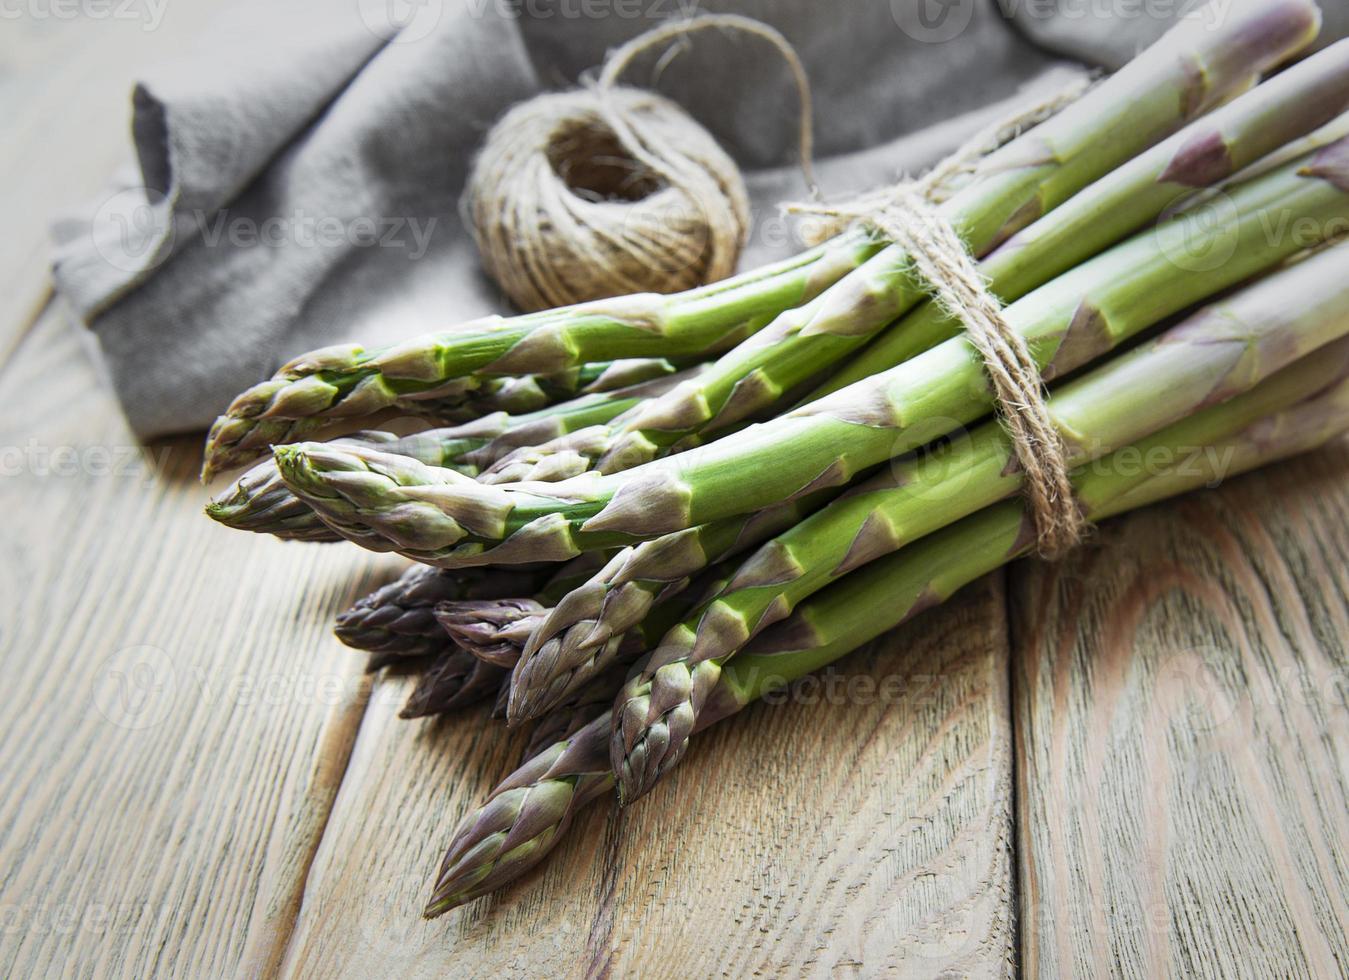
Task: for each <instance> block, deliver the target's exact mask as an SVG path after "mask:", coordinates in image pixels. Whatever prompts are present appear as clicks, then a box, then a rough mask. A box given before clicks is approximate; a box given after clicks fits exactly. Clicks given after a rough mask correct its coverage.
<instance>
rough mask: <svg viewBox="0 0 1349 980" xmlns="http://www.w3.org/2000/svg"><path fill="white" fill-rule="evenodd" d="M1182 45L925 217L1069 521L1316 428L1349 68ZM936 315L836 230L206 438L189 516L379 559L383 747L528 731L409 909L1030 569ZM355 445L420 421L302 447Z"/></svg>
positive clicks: (1316, 434)
mask: <svg viewBox="0 0 1349 980" xmlns="http://www.w3.org/2000/svg"><path fill="white" fill-rule="evenodd" d="M1225 6H1226V5H1225ZM1217 24H1218V26H1216V27H1215V26H1212V24H1211V23H1210V22H1209V21H1206V20H1204V19H1202V18H1192V19H1189V20H1186V21H1182V23H1181V24H1180V25H1179V26H1177V27H1176V28H1174V29H1173V30H1172V31H1171V32H1170V33H1169V34H1167V35H1166V36H1165V37H1164V38H1162V40H1160V41H1159V42H1158V43H1157V44H1156V45H1155V46H1153V47H1152V48H1150V49H1148V50H1147V51H1145V52H1143V53H1142V54H1141V55H1140V56H1139V57H1138V58H1136V59H1135V60H1134V61H1133V62H1131V63H1130V64H1129V65H1127V66H1126V67H1125V68H1123V69H1122V70H1121V71H1119V72H1118V73H1117V74H1116V75H1114V76H1113V77H1111V78H1108V79H1105V80H1104V81H1102V82H1100V83H1099V84H1097V85H1096V86H1094V87H1093V88H1091V89H1090V90H1088V91H1087V92H1086V93H1085V94H1083V95H1082V96H1081V97H1080V98H1079V99H1078V100H1077V101H1076V102H1074V103H1073V104H1071V105H1070V106H1068V107H1067V108H1065V109H1064V110H1063V111H1061V112H1059V113H1058V114H1056V115H1053V116H1051V117H1050V118H1049V119H1047V120H1045V121H1043V122H1041V123H1040V124H1039V125H1036V126H1034V127H1033V128H1031V129H1028V130H1026V131H1025V132H1021V133H1015V134H1012V135H1011V136H1010V138H1009V139H1007V140H1006V141H1005V142H1004V143H1003V144H1002V145H1000V146H998V147H997V148H995V149H993V150H991V151H990V152H989V153H988V154H987V155H985V156H984V157H983V158H982V159H980V160H979V161H978V163H977V164H976V165H974V166H973V167H971V168H967V169H968V171H969V172H968V173H965V174H963V176H962V182H961V183H960V185H959V186H957V187H954V188H952V189H951V193H950V194H949V195H948V196H946V198H945V200H944V201H943V202H942V203H941V204H940V205H939V206H938V208H939V212H940V214H941V215H942V217H943V218H944V219H945V220H946V221H948V222H949V223H950V224H951V226H952V227H953V228H954V229H955V230H956V232H957V233H958V234H959V235H960V237H961V239H962V240H963V241H964V243H965V244H966V246H967V247H968V250H969V251H970V253H971V255H973V256H974V257H975V258H977V259H978V267H979V271H980V273H981V274H982V275H983V276H984V278H985V279H986V281H987V285H988V288H989V290H990V291H991V292H992V293H993V294H994V295H996V296H997V298H998V299H999V300H1001V301H1002V303H1003V304H1004V306H1005V308H1004V311H1003V316H1004V319H1005V321H1006V323H1007V325H1008V327H1009V328H1010V330H1012V331H1013V332H1014V333H1016V334H1017V335H1019V337H1020V338H1021V339H1022V341H1024V343H1025V345H1026V349H1027V351H1028V353H1029V356H1030V358H1031V359H1032V360H1033V361H1034V364H1035V365H1036V367H1038V369H1039V372H1040V376H1041V379H1042V380H1043V382H1044V384H1045V385H1046V386H1047V391H1046V392H1045V398H1046V405H1047V411H1048V418H1049V420H1050V423H1051V424H1052V427H1053V428H1054V429H1055V430H1056V431H1057V435H1058V437H1059V440H1060V442H1061V445H1062V451H1063V452H1064V454H1065V457H1066V461H1067V463H1068V465H1069V466H1070V467H1072V471H1071V474H1072V476H1071V480H1072V485H1073V490H1074V496H1073V500H1074V503H1075V505H1076V506H1077V508H1078V509H1079V511H1080V512H1081V514H1082V515H1083V517H1084V518H1086V519H1087V520H1089V521H1098V520H1101V519H1103V518H1106V517H1109V516H1111V515H1112V514H1117V513H1119V512H1122V511H1125V510H1129V509H1131V508H1134V507H1139V506H1143V505H1145V504H1149V503H1152V502H1154V501H1158V500H1161V499H1163V498H1166V497H1169V496H1172V495H1175V494H1178V493H1182V492H1185V491H1188V490H1191V489H1195V488H1198V487H1202V486H1205V485H1208V484H1211V483H1213V482H1216V481H1217V480H1220V479H1223V478H1225V477H1228V476H1230V475H1233V474H1235V473H1238V472H1241V471H1243V470H1246V469H1250V468H1252V467H1255V466H1260V465H1264V464H1267V463H1270V462H1273V461H1276V460H1279V459H1281V458H1284V457H1286V456H1288V455H1291V454H1293V453H1297V452H1302V451H1304V450H1307V449H1310V448H1313V447H1315V446H1317V445H1319V444H1321V443H1323V442H1325V441H1326V440H1328V439H1330V438H1333V437H1334V436H1336V435H1337V434H1338V433H1340V432H1341V431H1343V430H1345V429H1346V428H1349V276H1346V275H1345V274H1344V272H1345V270H1346V262H1349V245H1340V244H1337V239H1338V238H1339V237H1340V235H1341V234H1342V233H1343V232H1344V231H1345V230H1347V229H1349V136H1346V135H1345V134H1346V133H1347V132H1349V42H1346V43H1344V44H1339V45H1335V46H1332V47H1329V48H1327V49H1325V50H1323V51H1321V52H1319V53H1318V54H1316V55H1314V56H1311V57H1309V58H1306V59H1305V60H1302V61H1300V62H1298V63H1297V64H1295V65H1293V66H1292V67H1289V68H1286V69H1284V70H1282V71H1280V72H1279V73H1277V74H1273V75H1272V76H1271V77H1269V79H1268V80H1266V81H1263V82H1261V81H1260V80H1261V79H1262V78H1263V77H1264V76H1266V75H1270V73H1271V72H1272V70H1273V69H1275V68H1277V67H1280V66H1282V65H1283V64H1284V63H1285V62H1288V61H1290V60H1291V59H1292V58H1293V57H1294V56H1295V55H1297V54H1298V53H1299V52H1300V51H1301V50H1302V49H1303V48H1304V47H1305V46H1307V45H1308V44H1309V43H1310V42H1311V41H1312V39H1313V38H1314V37H1315V35H1316V32H1317V29H1318V27H1319V12H1318V11H1317V9H1316V7H1315V5H1314V4H1313V3H1312V0H1243V2H1241V3H1238V4H1236V5H1235V6H1231V7H1226V15H1225V16H1224V17H1223V18H1221V19H1220V20H1219V21H1218V22H1217ZM934 292H935V291H934V289H933V288H932V285H931V284H930V283H928V282H925V281H923V279H922V277H921V276H920V275H919V274H918V273H917V272H916V271H915V264H914V262H913V261H912V257H911V256H910V255H908V254H907V253H906V252H905V251H904V249H903V248H901V247H900V246H898V245H896V244H893V243H890V242H888V241H886V240H885V239H884V237H883V236H882V235H881V234H880V233H879V232H878V231H876V230H874V229H872V228H870V227H869V226H868V225H867V224H866V223H865V222H859V223H857V224H855V225H854V226H852V227H850V228H848V229H847V230H845V231H843V232H842V233H840V234H839V235H837V236H836V237H834V238H833V239H831V240H829V241H827V242H825V243H824V244H821V245H819V246H817V247H814V248H812V249H809V250H807V251H804V252H802V253H801V254H799V255H797V256H796V257H794V258H793V259H790V260H788V261H785V262H780V263H778V264H776V265H771V266H768V267H766V268H762V269H758V270H755V271H752V272H749V273H745V274H743V275H740V276H737V277H735V278H732V279H728V280H725V281H723V282H720V283H716V284H714V285H710V286H706V287H701V288H698V289H694V290H690V291H687V292H683V293H678V294H673V295H668V296H665V295H638V296H628V297H621V298H615V299H610V300H604V301H600V302H596V303H587V304H583V305H580V306H574V307H568V308H565V309H559V310H551V311H545V312H542V313H534V314H530V315H528V316H518V317H511V318H491V319H488V320H485V321H477V322H473V323H470V324H465V325H463V326H461V327H459V328H458V329H455V330H452V331H448V332H445V333H441V334H435V335H431V336H425V337H419V338H416V339H413V340H409V341H407V342H406V343H403V344H400V345H398V346H396V347H392V348H386V349H381V350H366V349H364V348H361V347H358V346H342V347H330V348H326V349H323V350H319V351H314V352H312V353H309V354H305V355H303V356H301V357H299V358H297V359H295V360H293V361H291V362H290V363H289V364H287V365H285V366H284V367H283V368H282V369H281V370H280V371H279V372H278V373H277V375H276V376H275V377H274V378H272V379H270V380H268V381H266V382H263V383H262V384H259V385H257V386H255V387H253V388H251V389H250V390H248V391H246V392H244V393H243V394H242V395H240V396H239V397H238V398H237V399H236V400H235V401H234V403H233V404H232V405H231V406H230V407H229V409H228V411H227V412H226V414H225V415H224V416H222V417H221V418H220V419H219V420H218V421H217V422H216V424H215V426H214V427H213V428H212V430H211V434H210V437H209V440H208V443H207V447H206V461H205V467H204V474H205V475H206V476H208V477H209V476H211V475H212V474H215V473H217V472H220V471H222V470H224V469H226V468H230V467H234V466H238V465H241V464H245V463H250V462H253V463H255V465H254V466H253V468H252V469H249V470H248V471H247V472H245V473H244V474H243V475H242V476H240V477H239V478H238V479H237V480H236V481H235V482H234V483H233V485H232V486H231V487H229V488H228V489H227V490H225V491H224V492H223V493H222V494H221V495H220V496H218V497H217V499H216V500H215V501H213V502H212V503H211V504H210V505H209V506H208V508H207V510H208V513H209V514H210V516H211V517H213V518H214V519H216V520H218V521H220V522H221V523H224V524H227V525H229V526H231V527H236V528H240V529H244V530H250V531H255V532H261V533H269V534H273V535H276V536H278V537H281V538H286V539H293V540H303V541H311V542H314V541H337V540H346V541H350V542H354V543H356V544H358V545H361V546H362V547H365V548H368V549H371V550H374V551H392V552H396V553H398V554H400V555H404V556H406V557H408V558H410V559H412V560H413V561H414V562H415V564H414V565H413V566H412V567H411V568H410V569H409V570H408V572H407V573H406V574H405V575H404V576H403V577H402V578H401V579H399V580H398V581H396V582H394V583H391V584H389V585H386V586H384V587H383V588H381V589H379V590H377V591H376V592H374V593H372V594H371V595H370V596H368V597H366V598H365V599H363V600H361V601H360V602H358V603H357V604H356V605H355V606H354V607H352V608H351V609H350V610H348V611H347V612H345V613H343V614H342V615H341V616H340V617H339V619H338V623H337V633H338V636H339V637H340V638H341V639H342V640H343V641H344V642H345V643H347V644H349V645H351V646H353V647H356V648H358V649H362V650H366V651H369V653H370V655H371V659H370V668H371V669H372V670H377V669H381V668H384V667H387V666H390V665H398V666H401V667H403V668H406V669H409V670H413V671H416V672H417V673H418V674H419V677H418V681H417V684H416V687H415V689H414V691H413V693H412V695H411V697H410V699H409V701H408V704H407V706H406V707H405V709H404V711H403V714H404V716H405V717H419V716H425V715H431V714H439V713H442V712H446V711H451V710H454V709H456V708H459V707H461V706H463V705H467V704H471V703H475V702H478V701H492V702H493V705H494V707H493V711H492V713H493V715H495V716H498V717H501V716H504V718H505V721H506V723H507V724H510V725H523V724H530V725H532V726H533V728H532V733H531V738H530V742H529V746H528V748H527V750H526V758H525V759H524V761H523V764H522V766H521V768H520V769H519V770H517V771H516V772H515V773H513V774H512V775H510V776H509V777H507V779H506V780H505V781H504V782H503V783H502V784H501V785H500V786H499V787H498V788H497V789H496V790H495V791H493V793H492V794H491V796H490V797H489V798H488V800H487V801H486V802H485V803H484V804H483V805H482V806H481V807H479V808H478V809H476V810H474V811H473V812H470V813H468V814H467V815H465V816H464V818H463V820H462V822H461V824H460V826H459V829H458V831H457V832H456V833H455V834H454V836H453V838H452V840H451V843H450V847H449V851H448V853H447V855H446V857H445V860H444V862H443V864H442V866H441V868H440V871H439V873H438V875H437V877H436V880H435V885H434V891H433V896H432V899H431V901H430V904H429V905H428V907H427V914H428V915H438V914H440V913H442V912H444V911H446V910H447V909H449V908H452V907H454V906H456V905H459V904H462V903H464V902H467V901H470V900H471V899H473V898H475V897H477V896H480V895H483V894H486V893H487V892H490V891H492V890H494V889H496V888H499V887H501V886H502V885H505V884H506V883H508V882H510V881H512V880H514V879H516V878H518V877H519V876H520V875H521V874H523V873H524V872H525V871H526V870H527V869H528V868H530V867H532V866H533V865H535V864H536V863H538V862H539V861H540V860H541V859H542V858H543V857H544V856H545V855H546V854H547V853H548V851H549V850H550V849H551V848H552V847H553V846H554V844H555V843H556V842H557V840H558V839H559V837H560V836H561V834H562V833H563V832H564V831H565V829H566V828H567V826H568V825H569V824H570V822H571V820H572V818H573V816H574V815H575V813H576V812H577V811H578V810H579V809H580V808H581V807H582V806H584V805H585V804H586V803H588V802H590V801H591V800H594V799H597V798H599V797H601V796H604V795H607V794H609V793H610V792H613V791H616V792H617V795H618V797H619V799H620V801H621V802H622V803H624V804H627V803H631V802H632V801H634V800H636V799H637V798H639V797H640V796H642V795H643V794H645V793H647V792H649V791H650V790H651V788H652V787H653V786H654V785H655V784H656V783H657V782H658V781H659V780H660V779H661V777H662V776H663V775H664V774H665V773H666V772H668V771H669V770H670V769H671V768H672V767H674V766H675V765H677V764H678V763H679V762H680V760H681V759H682V758H683V757H684V755H685V754H686V752H687V750H688V746H689V743H690V740H691V739H692V738H693V737H694V736H695V735H696V733H697V732H699V731H701V730H702V729H704V728H706V727H707V726H708V725H710V724H712V723H713V722H715V721H718V720H720V719H722V718H725V717H727V716H728V715H730V714H732V713H734V712H736V711H738V710H739V709H740V708H742V707H744V706H745V705H746V704H748V703H749V702H751V701H753V700H754V699H756V698H758V697H760V696H761V695H763V694H765V693H767V692H769V691H774V690H777V689H779V688H781V687H782V686H783V685H786V684H789V683H791V682H792V681H793V679H795V678H798V677H801V676H803V675H805V674H807V673H809V672H812V671H816V670H819V669H820V668H822V667H824V666H825V665H827V664H830V663H832V662H833V661H835V660H837V659H838V658H840V657H842V656H843V655H845V654H846V653H848V652H849V651H851V650H853V649H855V648H857V647H858V646H860V645H862V644H864V643H866V642H867V641H869V640H870V639H872V638H874V637H876V636H878V635H879V634H881V633H882V632H884V631H886V630H888V629H890V628H892V627H894V626H895V625H897V624H898V623H900V622H902V621H904V620H906V619H907V618H909V617H910V616H912V615H914V614H916V613H918V612H920V611H922V610H924V609H927V608H929V607H931V606H933V605H936V604H939V603H940V602H942V601H943V600H944V599H946V598H947V597H948V596H950V595H951V594H952V593H953V592H954V591H955V590H957V589H959V588H960V587H961V586H963V585H964V584H966V583H968V582H970V581H971V580H973V579H975V578H977V577H978V576H980V575H982V574H984V573H986V572H988V571H990V570H992V569H995V568H997V567H998V566H1000V565H1002V564H1004V563H1006V562H1008V561H1011V560H1013V559H1016V558H1017V557H1019V556H1022V555H1025V554H1028V553H1032V552H1034V551H1035V549H1036V531H1037V528H1036V523H1035V520H1034V519H1033V514H1032V513H1031V508H1029V507H1028V506H1027V505H1025V504H1023V503H1022V501H1021V499H1020V497H1021V491H1022V490H1023V488H1024V481H1025V479H1026V475H1025V473H1024V471H1023V468H1022V467H1021V466H1019V465H1018V462H1017V460H1018V457H1017V455H1016V451H1015V447H1014V446H1013V445H1012V443H1011V441H1010V438H1009V436H1008V435H1007V433H1006V431H1005V430H1004V428H1003V426H1002V425H1001V424H1000V420H999V419H998V417H997V416H998V414H999V413H1000V412H1002V411H1005V410H1008V409H1005V408H1004V407H1003V406H999V405H996V404H995V398H994V395H993V389H992V386H991V384H990V382H989V380H988V376H987V374H986V370H985V366H984V365H983V363H982V362H981V360H980V358H979V356H978V355H977V354H976V352H975V349H974V347H973V346H972V345H971V343H970V342H969V340H968V339H967V336H966V334H965V332H964V329H963V327H962V322H961V314H960V311H959V310H951V309H947V308H944V307H943V306H942V305H941V304H940V303H939V302H936V301H935V300H933V299H932V298H931V296H932V295H933V293H934ZM375 413H385V414H388V413H396V414H403V415H411V416H415V417H417V418H419V419H427V418H433V419H439V420H440V424H442V425H444V426H446V427H437V428H430V429H426V430H424V431H420V432H416V433H414V434H412V435H395V434H393V433H391V432H385V431H363V432H358V433H355V434H354V435H344V436H341V437H339V438H334V439H331V440H329V441H326V442H318V441H300V440H311V439H312V437H313V436H314V435H316V434H317V433H319V432H321V431H322V430H323V429H324V428H325V427H327V426H330V425H337V424H343V423H346V422H348V421H349V420H351V419H354V418H358V417H361V416H366V415H373V414H375ZM259 457H262V459H261V461H257V460H258V458H259ZM1140 461H1141V462H1140Z"/></svg>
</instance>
